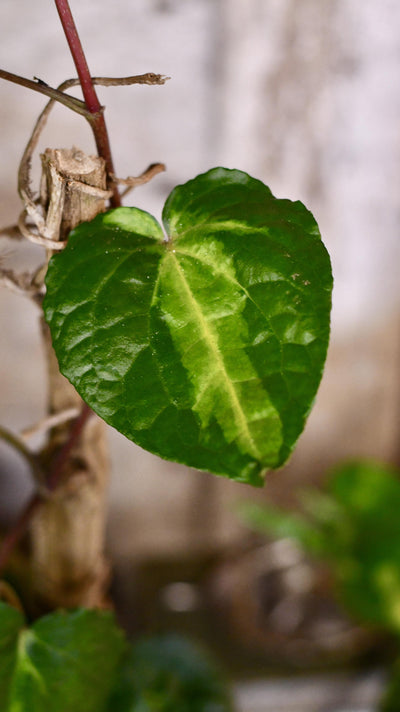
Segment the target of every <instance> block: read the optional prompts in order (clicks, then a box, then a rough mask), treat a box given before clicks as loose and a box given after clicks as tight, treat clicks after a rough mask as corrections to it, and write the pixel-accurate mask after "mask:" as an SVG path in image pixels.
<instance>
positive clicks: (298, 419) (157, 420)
mask: <svg viewBox="0 0 400 712" xmlns="http://www.w3.org/2000/svg"><path fill="white" fill-rule="evenodd" d="M163 222H164V225H165V228H166V232H167V238H165V237H164V235H163V232H162V228H161V226H160V225H159V223H158V222H157V221H156V220H155V219H154V218H153V217H152V216H151V215H149V214H148V213H145V212H143V211H141V210H138V209H136V208H118V209H116V210H111V211H110V212H108V213H106V214H105V215H100V216H98V217H97V218H95V220H93V221H92V222H91V223H86V224H82V225H80V226H79V227H78V228H77V229H76V230H74V231H73V232H72V233H71V234H70V237H69V240H68V245H67V247H66V249H65V250H64V251H63V252H62V253H60V254H59V255H57V256H55V257H53V258H52V260H51V262H50V266H49V270H48V276H47V290H48V291H47V296H46V298H45V301H44V310H45V317H46V319H47V321H48V323H49V325H50V329H51V333H52V338H53V345H54V348H55V351H56V354H57V357H58V361H59V364H60V368H61V371H62V373H64V375H65V376H67V378H68V379H69V380H70V381H71V382H72V383H73V384H74V386H75V387H76V389H77V391H78V392H79V393H80V394H81V396H82V397H83V398H84V400H85V401H86V402H87V403H88V404H89V405H90V406H91V407H92V408H93V410H94V411H95V412H96V413H98V414H99V415H100V416H101V417H102V418H104V420H105V421H107V422H108V423H110V425H113V426H114V427H115V428H117V430H119V431H120V432H122V433H123V434H124V435H126V436H127V437H128V438H130V439H131V440H133V441H134V442H136V443H137V444H138V445H141V446H142V447H144V448H146V449H147V450H150V451H151V452H153V453H156V454H158V455H160V456H161V457H164V458H166V459H167V460H174V461H176V462H181V463H184V464H187V465H190V466H192V467H196V468H198V469H201V470H209V471H211V472H215V473H216V474H222V475H228V476H229V477H232V478H234V479H236V480H239V481H242V482H248V483H251V484H256V485H260V484H262V483H263V474H264V473H265V471H266V470H267V469H269V468H276V467H279V466H280V465H282V464H283V463H284V462H285V460H286V459H287V457H288V456H289V454H290V452H291V450H292V449H293V447H294V444H295V441H296V440H297V438H298V436H299V435H300V433H301V431H302V429H303V427H304V422H305V418H306V416H307V414H308V412H309V410H310V407H311V405H312V401H313V399H314V397H315V394H316V391H317V388H318V385H319V382H320V379H321V374H322V370H323V365H324V361H325V356H326V350H327V344H328V337H329V314H330V305H331V288H332V275H331V268H330V261H329V257H328V254H327V252H326V250H325V247H324V246H323V244H322V242H321V239H320V235H319V231H318V226H317V224H316V222H315V220H314V218H313V216H312V215H311V213H309V212H308V211H307V210H306V208H305V207H304V205H302V204H301V203H299V202H297V203H292V202H290V201H289V200H277V199H276V198H274V197H273V195H272V194H271V192H270V190H269V189H268V188H267V187H266V186H265V185H264V184H263V183H261V182H260V181H258V180H255V179H253V178H251V177H250V176H248V175H247V174H246V173H242V172H240V171H233V170H227V169H224V168H215V169H213V170H211V171H209V172H208V173H205V174H204V175H201V176H198V177H197V178H195V179H194V180H192V181H189V182H188V183H186V184H184V185H182V186H178V187H177V188H175V189H174V190H173V191H172V193H171V195H170V196H169V198H168V200H167V202H166V204H165V207H164V211H163Z"/></svg>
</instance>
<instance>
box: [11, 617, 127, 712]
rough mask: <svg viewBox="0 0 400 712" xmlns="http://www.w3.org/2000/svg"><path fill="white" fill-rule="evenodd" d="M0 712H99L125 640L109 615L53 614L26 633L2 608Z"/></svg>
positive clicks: (24, 628)
mask: <svg viewBox="0 0 400 712" xmlns="http://www.w3.org/2000/svg"><path fill="white" fill-rule="evenodd" d="M0 626H1V627H0V685H1V687H0V702H1V707H0V709H1V710H2V712H71V711H73V712H102V710H104V706H105V704H106V702H107V699H108V696H109V693H110V690H111V688H112V686H113V683H114V681H115V677H116V670H117V668H118V666H119V663H120V661H121V657H122V654H123V650H124V647H125V641H124V636H123V633H122V631H121V630H120V629H119V628H118V627H117V625H116V624H115V622H114V619H113V617H112V615H111V614H110V613H108V612H104V611H101V612H100V611H92V610H78V611H75V612H73V613H52V614H50V615H48V616H45V617H44V618H40V619H39V620H38V621H36V623H34V625H33V626H32V627H30V628H27V627H24V620H23V617H22V615H21V614H19V613H18V612H17V611H15V610H14V609H13V608H11V607H10V606H8V605H6V604H3V603H0Z"/></svg>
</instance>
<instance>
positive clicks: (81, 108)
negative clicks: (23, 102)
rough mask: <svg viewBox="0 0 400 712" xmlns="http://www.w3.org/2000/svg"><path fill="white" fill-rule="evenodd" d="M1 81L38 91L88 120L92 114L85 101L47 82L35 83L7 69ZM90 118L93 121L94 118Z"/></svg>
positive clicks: (1, 73)
mask: <svg viewBox="0 0 400 712" xmlns="http://www.w3.org/2000/svg"><path fill="white" fill-rule="evenodd" d="M0 79H6V80H7V81H9V82H13V84H19V85H20V86H22V87H26V88H27V89H32V90H33V91H37V92H39V94H44V95H45V96H48V97H49V98H50V99H53V101H59V102H60V103H61V104H64V106H67V107H68V109H72V111H76V112H77V113H78V114H82V116H85V118H88V114H91V112H90V111H89V110H88V108H87V106H86V104H85V102H84V101H82V100H81V99H77V98H76V97H75V96H70V95H69V94H64V92H62V91H60V90H59V89H53V87H50V86H49V85H48V84H46V83H45V82H42V81H39V80H36V81H34V80H33V79H26V78H25V77H20V76H19V74H13V73H12V72H6V70H5V69H0ZM101 111H102V107H101V106H100V107H99V112H101ZM90 118H91V119H92V117H90ZM92 120H93V119H92Z"/></svg>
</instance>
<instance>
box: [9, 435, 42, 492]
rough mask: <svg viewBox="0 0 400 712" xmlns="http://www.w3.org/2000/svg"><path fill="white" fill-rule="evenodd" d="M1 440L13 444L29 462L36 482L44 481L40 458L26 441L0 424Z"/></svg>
mask: <svg viewBox="0 0 400 712" xmlns="http://www.w3.org/2000/svg"><path fill="white" fill-rule="evenodd" d="M0 440H4V442H6V443H7V444H8V445H11V447H12V448H14V450H16V451H17V452H18V453H19V454H20V455H22V457H23V458H24V460H25V461H26V462H27V463H28V465H29V468H30V469H31V471H32V474H33V478H34V480H35V482H36V483H38V484H39V483H42V484H43V483H44V481H45V476H44V472H43V470H42V468H41V466H40V463H39V460H38V459H37V457H36V455H35V454H34V453H33V452H31V450H30V449H29V448H28V447H27V446H26V445H25V443H24V441H23V440H22V439H21V438H19V437H18V436H17V435H14V433H11V432H10V431H9V430H6V428H3V427H1V426H0Z"/></svg>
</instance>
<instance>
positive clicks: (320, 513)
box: [239, 461, 400, 668]
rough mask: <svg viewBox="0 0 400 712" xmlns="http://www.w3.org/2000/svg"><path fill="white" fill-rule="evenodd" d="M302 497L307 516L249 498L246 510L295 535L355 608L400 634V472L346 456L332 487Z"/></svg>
mask: <svg viewBox="0 0 400 712" xmlns="http://www.w3.org/2000/svg"><path fill="white" fill-rule="evenodd" d="M301 499H302V500H303V505H304V507H303V508H304V509H305V512H304V513H303V514H300V513H299V512H293V511H292V512H290V511H285V510H282V509H279V508H278V507H273V506H270V505H267V506H264V505H259V504H256V503H243V504H241V505H240V507H239V515H240V516H241V517H242V519H243V520H244V521H245V522H246V523H247V524H248V525H249V526H250V527H251V528H252V529H255V530H256V531H259V532H263V533H266V534H268V535H270V536H272V537H274V538H277V537H278V538H279V537H291V538H293V539H294V540H295V541H297V542H298V543H299V544H300V545H301V546H302V547H303V548H304V550H305V551H307V552H309V553H311V554H313V555H314V556H317V557H318V558H320V559H323V560H325V562H327V563H328V564H329V565H330V567H331V569H332V572H333V574H334V578H335V581H336V584H337V591H338V595H339V597H340V599H341V601H342V603H344V604H345V605H346V607H347V609H348V610H349V612H350V613H351V614H352V615H353V616H354V617H355V618H356V619H357V620H358V621H361V622H364V623H370V624H371V623H372V624H373V625H376V626H379V627H381V628H383V629H386V630H389V631H391V632H392V633H396V634H397V635H399V634H400V516H399V512H400V473H399V472H397V471H395V470H392V469H391V468H389V467H388V466H386V465H384V464H382V463H377V462H372V461H353V462H347V463H345V464H343V465H340V466H338V467H336V468H335V469H334V470H333V471H332V473H331V474H330V476H329V478H328V482H327V488H326V491H325V492H323V493H322V492H318V491H317V490H307V491H306V492H305V493H303V496H302V497H301ZM399 668H400V666H399Z"/></svg>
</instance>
